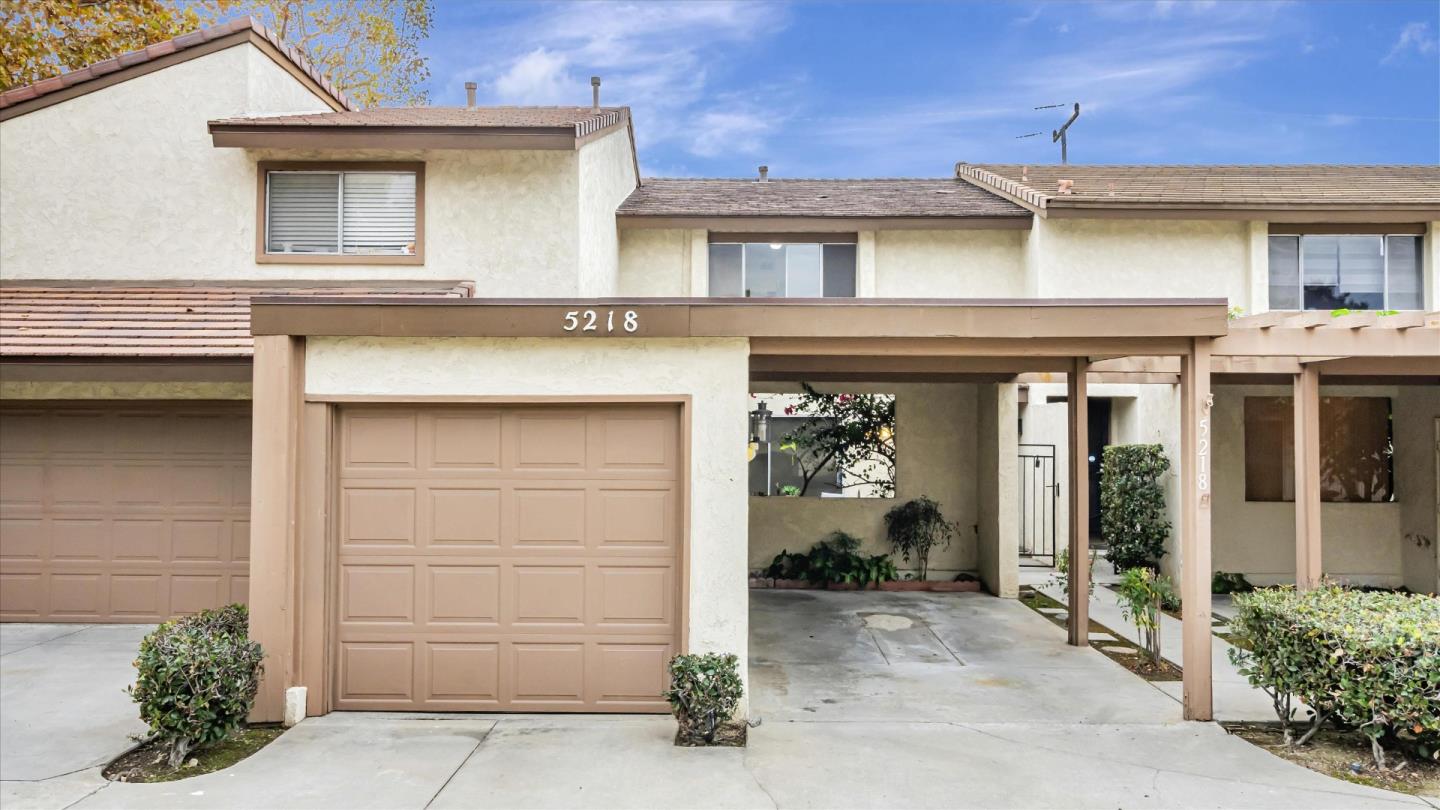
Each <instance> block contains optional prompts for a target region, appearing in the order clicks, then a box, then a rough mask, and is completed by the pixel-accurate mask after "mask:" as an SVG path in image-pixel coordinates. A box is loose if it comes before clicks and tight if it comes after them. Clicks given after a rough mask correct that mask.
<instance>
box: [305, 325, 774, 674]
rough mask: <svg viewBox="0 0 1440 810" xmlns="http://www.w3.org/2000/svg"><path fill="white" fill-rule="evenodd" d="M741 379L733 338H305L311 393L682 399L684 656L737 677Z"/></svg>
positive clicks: (744, 600) (742, 361) (743, 639)
mask: <svg viewBox="0 0 1440 810" xmlns="http://www.w3.org/2000/svg"><path fill="white" fill-rule="evenodd" d="M748 376H749V343H748V341H746V340H744V339H737V338H727V339H706V340H698V339H697V340H683V339H654V340H651V339H634V340H622V339H616V340H594V339H589V340H586V339H578V338H576V339H564V338H535V339H495V338H443V339H430V340H424V339H405V338H312V339H310V340H309V341H308V344H307V349H306V361H305V388H306V391H307V392H308V393H311V394H370V395H386V396H395V395H401V396H435V395H472V396H479V395H484V396H530V395H567V396H578V397H586V396H606V395H626V396H632V395H649V394H681V395H686V396H689V397H690V398H691V407H692V413H691V420H690V432H691V437H690V471H689V473H690V483H689V487H690V493H689V496H690V571H689V583H690V592H689V598H690V604H689V618H690V627H689V631H690V648H691V650H692V651H696V652H708V651H719V652H733V653H736V654H737V655H739V656H740V659H741V661H742V664H741V669H740V671H741V673H744V672H745V671H746V670H745V665H744V663H743V662H744V660H745V658H746V645H747V641H748V636H747V633H748V626H749V620H748V612H749V591H748V589H747V581H746V576H745V574H746V549H745V535H746V505H747V504H746V495H745V486H746V466H745V463H746V462H745V440H746V435H747V430H748V419H747V416H746V403H747V398H746V394H745V392H746V384H747V380H748Z"/></svg>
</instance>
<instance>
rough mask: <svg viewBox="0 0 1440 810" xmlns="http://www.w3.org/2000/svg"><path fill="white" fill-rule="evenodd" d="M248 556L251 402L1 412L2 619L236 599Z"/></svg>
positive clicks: (165, 611) (112, 618)
mask: <svg viewBox="0 0 1440 810" xmlns="http://www.w3.org/2000/svg"><path fill="white" fill-rule="evenodd" d="M249 548H250V404H249V403H248V402H247V403H235V404H231V403H224V404H210V403H176V402H153V403H145V404H138V403H98V404H86V405H80V404H55V403H49V404H44V403H34V404H25V403H7V404H6V405H5V407H4V408H3V410H0V620H3V621H22V622H25V621H32V622H155V621H161V620H163V619H166V618H169V617H171V616H176V615H180V614H185V613H193V612H195V611H198V610H201V609H203V608H208V607H215V606H217V605H221V604H225V603H228V602H232V601H235V602H244V601H245V600H246V597H247V595H248V590H249V580H248V575H249V563H248V559H249Z"/></svg>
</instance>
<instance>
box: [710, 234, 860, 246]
mask: <svg viewBox="0 0 1440 810" xmlns="http://www.w3.org/2000/svg"><path fill="white" fill-rule="evenodd" d="M858 241H859V237H858V236H857V235H856V233H855V232H854V231H849V232H846V231H833V232H832V231H779V232H776V231H710V244H712V245H715V244H734V243H737V242H738V243H742V244H743V243H749V242H765V243H772V244H795V243H799V244H805V243H809V242H823V243H825V244H828V245H853V244H855V243H857V242H858Z"/></svg>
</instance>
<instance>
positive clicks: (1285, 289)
mask: <svg viewBox="0 0 1440 810" xmlns="http://www.w3.org/2000/svg"><path fill="white" fill-rule="evenodd" d="M1421 239H1423V237H1420V236H1413V235H1408V234H1405V235H1381V234H1373V235H1372V234H1364V235H1332V234H1305V235H1303V236H1271V237H1270V308H1271V309H1297V310H1298V309H1320V310H1329V309H1356V310H1360V309H1372V310H1385V309H1423V308H1424V305H1425V302H1424V297H1425V290H1424V286H1423V284H1422V281H1421V258H1420V257H1421Z"/></svg>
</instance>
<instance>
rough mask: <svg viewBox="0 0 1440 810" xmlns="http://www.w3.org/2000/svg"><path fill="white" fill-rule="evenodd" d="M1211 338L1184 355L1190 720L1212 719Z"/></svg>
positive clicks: (1185, 660) (1183, 544)
mask: <svg viewBox="0 0 1440 810" xmlns="http://www.w3.org/2000/svg"><path fill="white" fill-rule="evenodd" d="M1211 405H1212V400H1211V396H1210V339H1209V338H1196V339H1195V341H1194V342H1193V344H1192V348H1191V351H1190V354H1188V355H1184V356H1182V357H1181V358H1180V456H1181V459H1180V498H1181V506H1180V524H1181V525H1180V600H1181V602H1182V603H1183V614H1182V622H1181V623H1182V630H1181V633H1182V636H1183V637H1182V639H1181V641H1182V654H1181V666H1182V668H1183V669H1184V671H1185V677H1184V684H1183V685H1184V713H1185V719H1186V720H1210V719H1211V718H1212V717H1213V715H1214V695H1213V694H1212V692H1211V676H1210V667H1211V634H1210V500H1211V499H1210V494H1211V486H1210V483H1211V482H1210V444H1211V434H1210V410H1211Z"/></svg>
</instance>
